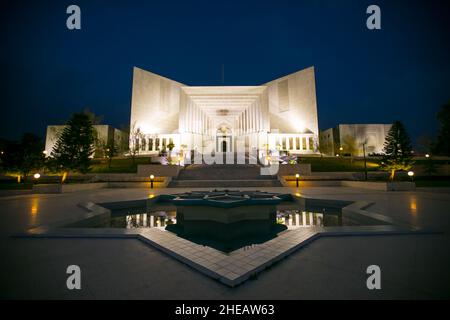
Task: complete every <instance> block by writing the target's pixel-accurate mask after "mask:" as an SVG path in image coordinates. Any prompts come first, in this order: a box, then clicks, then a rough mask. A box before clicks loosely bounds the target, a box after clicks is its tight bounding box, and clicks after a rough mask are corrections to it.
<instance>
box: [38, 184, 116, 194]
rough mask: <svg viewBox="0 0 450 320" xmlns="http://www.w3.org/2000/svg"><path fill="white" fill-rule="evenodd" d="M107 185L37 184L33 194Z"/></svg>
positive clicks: (96, 187) (104, 186)
mask: <svg viewBox="0 0 450 320" xmlns="http://www.w3.org/2000/svg"><path fill="white" fill-rule="evenodd" d="M107 187H108V183H106V182H104V183H74V184H37V185H34V186H33V193H66V192H76V191H84V190H95V189H102V188H107Z"/></svg>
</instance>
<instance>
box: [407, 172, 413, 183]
mask: <svg viewBox="0 0 450 320" xmlns="http://www.w3.org/2000/svg"><path fill="white" fill-rule="evenodd" d="M408 176H409V177H410V178H411V181H413V179H414V171H408Z"/></svg>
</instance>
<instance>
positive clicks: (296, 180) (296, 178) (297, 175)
mask: <svg viewBox="0 0 450 320" xmlns="http://www.w3.org/2000/svg"><path fill="white" fill-rule="evenodd" d="M298 178H300V175H299V174H298V173H296V174H295V182H296V184H297V188H298Z"/></svg>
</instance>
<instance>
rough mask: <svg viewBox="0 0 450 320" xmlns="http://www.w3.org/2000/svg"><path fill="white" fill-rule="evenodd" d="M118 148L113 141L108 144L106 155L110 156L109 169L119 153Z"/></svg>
mask: <svg viewBox="0 0 450 320" xmlns="http://www.w3.org/2000/svg"><path fill="white" fill-rule="evenodd" d="M117 150H118V148H117V146H116V144H115V143H114V142H113V141H112V142H110V143H108V144H107V145H106V148H105V156H106V158H108V169H111V161H112V158H113V157H115V156H116V155H117Z"/></svg>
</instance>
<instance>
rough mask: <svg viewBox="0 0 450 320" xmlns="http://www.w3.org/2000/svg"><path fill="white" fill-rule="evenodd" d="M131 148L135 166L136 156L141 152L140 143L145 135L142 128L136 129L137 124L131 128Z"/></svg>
mask: <svg viewBox="0 0 450 320" xmlns="http://www.w3.org/2000/svg"><path fill="white" fill-rule="evenodd" d="M129 136H130V146H129V154H130V156H131V159H132V161H133V165H134V163H135V158H136V155H138V154H139V150H140V147H141V145H140V142H141V141H142V139H144V137H145V135H144V134H143V133H142V131H141V128H139V127H136V122H134V123H133V125H132V126H131V128H130V135H129Z"/></svg>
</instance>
